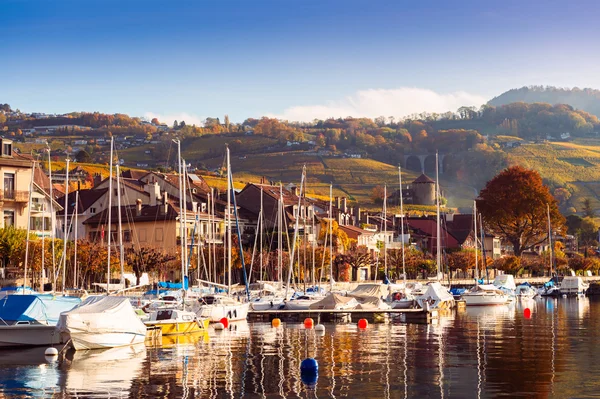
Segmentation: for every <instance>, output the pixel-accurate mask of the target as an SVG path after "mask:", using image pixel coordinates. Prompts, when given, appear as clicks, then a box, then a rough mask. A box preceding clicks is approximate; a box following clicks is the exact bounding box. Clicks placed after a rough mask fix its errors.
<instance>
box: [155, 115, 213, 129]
mask: <svg viewBox="0 0 600 399" xmlns="http://www.w3.org/2000/svg"><path fill="white" fill-rule="evenodd" d="M144 118H147V119H148V120H152V118H157V119H158V120H159V121H160V122H161V123H166V124H167V125H169V126H171V125H172V124H173V121H177V122H181V121H185V124H186V125H196V126H202V125H203V123H204V120H205V119H206V118H202V117H199V116H197V115H190V114H188V113H186V112H180V113H178V114H156V113H154V112H146V113H145V114H144Z"/></svg>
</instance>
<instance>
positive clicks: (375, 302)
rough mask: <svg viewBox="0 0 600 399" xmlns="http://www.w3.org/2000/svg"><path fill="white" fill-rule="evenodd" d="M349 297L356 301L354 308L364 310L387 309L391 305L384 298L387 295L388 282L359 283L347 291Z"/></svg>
mask: <svg viewBox="0 0 600 399" xmlns="http://www.w3.org/2000/svg"><path fill="white" fill-rule="evenodd" d="M347 295H348V296H349V297H352V298H355V299H356V300H357V301H358V306H357V307H356V309H364V310H388V309H391V305H390V304H389V303H387V302H385V300H386V299H387V298H388V296H389V284H374V283H365V284H359V285H357V286H356V288H354V289H353V290H352V291H350V292H348V293H347Z"/></svg>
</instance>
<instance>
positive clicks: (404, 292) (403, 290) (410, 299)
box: [386, 283, 422, 309]
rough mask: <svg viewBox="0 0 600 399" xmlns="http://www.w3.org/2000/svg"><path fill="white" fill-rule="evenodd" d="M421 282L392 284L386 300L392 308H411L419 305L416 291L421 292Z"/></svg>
mask: <svg viewBox="0 0 600 399" xmlns="http://www.w3.org/2000/svg"><path fill="white" fill-rule="evenodd" d="M421 289H422V286H421V284H420V283H407V284H390V285H389V292H390V294H389V295H388V297H387V299H386V301H387V303H388V304H389V305H390V306H391V307H392V309H410V308H414V307H417V306H418V304H417V300H416V299H415V295H414V294H415V292H420V290H421Z"/></svg>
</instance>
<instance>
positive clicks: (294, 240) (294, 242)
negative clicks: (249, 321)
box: [285, 165, 306, 298]
mask: <svg viewBox="0 0 600 399" xmlns="http://www.w3.org/2000/svg"><path fill="white" fill-rule="evenodd" d="M305 176H306V165H304V166H303V167H302V178H301V179H300V193H299V195H298V208H297V210H298V211H297V212H296V215H295V217H296V221H295V223H294V239H293V240H292V250H291V251H290V268H289V269H288V277H287V286H286V288H285V297H286V298H287V294H288V290H289V289H290V284H291V280H292V272H293V271H294V253H295V251H296V240H297V239H298V229H299V226H300V205H301V203H302V202H301V201H302V192H303V187H304V178H305ZM288 242H289V241H288ZM299 253H300V251H299V250H298V254H299Z"/></svg>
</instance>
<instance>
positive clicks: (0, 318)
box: [0, 317, 9, 326]
mask: <svg viewBox="0 0 600 399" xmlns="http://www.w3.org/2000/svg"><path fill="white" fill-rule="evenodd" d="M0 321H1V322H2V323H4V325H6V326H8V325H9V324H8V323H7V322H6V321H4V319H3V318H2V317H0Z"/></svg>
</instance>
